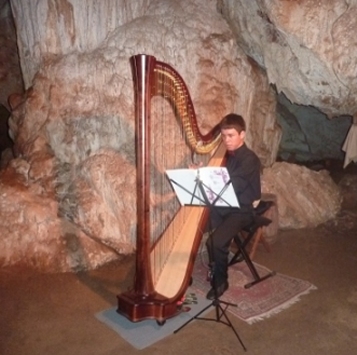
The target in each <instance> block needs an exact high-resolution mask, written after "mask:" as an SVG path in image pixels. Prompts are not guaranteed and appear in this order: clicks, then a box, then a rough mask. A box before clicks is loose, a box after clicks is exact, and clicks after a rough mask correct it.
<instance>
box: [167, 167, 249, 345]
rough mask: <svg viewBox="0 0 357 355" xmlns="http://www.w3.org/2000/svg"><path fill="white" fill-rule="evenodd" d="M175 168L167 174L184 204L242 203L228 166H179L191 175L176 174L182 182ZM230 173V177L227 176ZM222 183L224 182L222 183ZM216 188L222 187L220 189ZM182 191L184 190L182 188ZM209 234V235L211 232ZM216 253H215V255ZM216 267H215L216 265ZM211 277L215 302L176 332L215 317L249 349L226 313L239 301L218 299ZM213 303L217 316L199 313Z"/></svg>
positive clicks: (181, 172)
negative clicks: (186, 184)
mask: <svg viewBox="0 0 357 355" xmlns="http://www.w3.org/2000/svg"><path fill="white" fill-rule="evenodd" d="M203 169H211V170H212V171H208V173H210V172H212V173H213V174H204V175H205V177H209V178H211V181H210V182H209V183H205V182H203V181H202V176H201V175H202V174H200V171H202V170H203ZM214 169H221V170H220V173H218V174H217V172H215V171H214ZM174 171H175V170H170V171H167V175H168V177H169V180H170V182H171V183H172V184H173V187H174V190H175V191H176V194H177V196H178V197H179V200H180V202H181V204H185V205H200V206H202V205H204V206H207V207H209V208H210V210H211V209H213V208H214V207H215V206H217V205H220V206H227V207H239V202H238V200H237V198H236V195H235V193H234V189H233V186H232V183H231V181H230V179H229V174H228V171H227V169H226V168H223V167H221V168H217V167H215V168H210V167H207V168H200V169H197V170H194V169H181V170H180V169H179V171H177V170H176V172H178V173H179V174H183V175H185V174H186V175H189V178H188V179H187V176H186V177H184V176H181V177H180V176H179V175H176V178H180V179H181V183H179V182H178V181H175V180H174V179H173V176H174V175H175V173H173V172H174ZM192 173H194V174H196V177H195V179H194V185H192V181H191V180H192ZM219 176H220V178H218V180H220V181H219V182H218V184H217V181H215V182H214V181H213V180H214V177H216V178H217V177H219ZM227 177H228V179H227ZM182 181H186V182H187V183H188V184H189V185H190V186H189V187H188V188H187V187H185V186H183V184H182ZM220 183H221V184H220ZM217 189H220V190H219V191H218V190H217ZM182 191H183V192H182ZM189 195H191V197H190V199H188V196H189ZM232 196H234V197H233V205H231V203H230V202H229V201H232ZM184 199H186V203H185V202H184ZM209 233H212V228H209ZM209 238H210V236H209ZM210 241H211V243H212V238H210ZM211 250H213V248H211ZM212 257H213V255H212ZM212 262H213V264H214V259H213V258H212ZM213 270H214V268H213ZM211 278H212V285H213V289H214V294H215V296H214V299H213V300H212V302H211V303H210V304H209V305H207V306H206V307H205V308H203V309H202V310H201V311H200V312H199V313H197V314H196V315H195V316H193V317H192V318H190V319H189V320H188V321H187V322H185V323H184V324H183V325H182V326H181V327H179V328H178V329H176V330H175V331H174V334H176V333H177V332H178V331H180V330H181V329H182V328H183V327H185V326H186V325H188V324H189V323H190V322H191V321H193V320H195V319H196V320H207V321H215V322H219V323H222V324H224V325H227V326H229V327H230V328H231V329H232V330H233V332H234V334H235V336H236V338H237V339H238V341H239V343H240V344H241V346H242V348H243V349H244V351H247V349H246V347H245V345H244V343H243V341H242V339H241V338H240V336H239V334H238V332H237V331H236V329H235V328H234V326H233V324H232V322H231V321H230V319H229V318H228V316H227V314H226V310H227V308H228V307H229V306H232V307H237V305H236V304H234V303H229V302H225V301H222V300H220V299H219V297H217V287H216V283H215V279H214V278H215V275H214V272H212V273H211ZM222 305H224V306H225V307H223V306H222ZM211 306H213V307H214V308H215V310H216V317H215V318H206V317H200V315H201V314H202V313H203V312H205V311H206V310H207V309H208V308H209V307H211ZM222 317H224V320H222Z"/></svg>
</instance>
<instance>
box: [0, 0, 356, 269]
mask: <svg viewBox="0 0 357 355" xmlns="http://www.w3.org/2000/svg"><path fill="white" fill-rule="evenodd" d="M278 3H279V2H278V1H276V2H272V3H271V7H267V6H266V4H265V2H264V1H252V2H249V3H245V8H241V7H240V6H239V5H240V3H239V2H237V3H236V5H237V6H235V5H234V4H235V3H234V2H231V1H217V2H216V1H213V0H209V1H207V0H205V1H204V0H182V1H180V2H177V1H175V0H172V1H171V0H151V1H142V2H135V3H133V2H129V1H121V2H116V3H115V4H116V5H113V2H111V1H101V2H99V1H95V0H88V1H86V4H87V5H88V6H83V1H79V0H62V1H60V0H58V1H55V0H42V1H39V2H37V3H36V6H35V5H34V4H33V3H31V2H28V3H26V4H24V3H23V2H22V1H20V0H11V7H12V11H13V14H14V20H15V25H16V29H17V44H18V47H19V54H20V63H21V69H22V73H23V78H24V83H25V87H26V92H25V93H24V94H21V93H20V95H12V96H11V100H10V101H11V103H12V104H11V109H12V112H11V118H10V120H9V126H10V134H11V137H12V139H13V140H14V142H15V145H14V154H15V157H14V159H12V160H11V161H10V162H9V163H8V164H7V166H6V167H5V168H4V169H3V170H1V171H0V181H2V184H0V196H1V197H0V215H1V216H2V217H3V218H1V220H0V227H1V228H2V230H4V231H6V233H5V234H4V236H3V238H2V239H0V250H1V252H0V265H13V264H19V263H23V264H25V265H30V266H32V267H35V268H37V269H40V270H43V271H69V270H78V269H83V268H93V267H96V266H98V265H101V264H103V263H105V262H108V261H110V260H113V259H115V258H117V257H118V255H123V254H127V253H131V252H132V251H133V250H134V248H135V239H136V215H135V213H136V194H135V173H136V170H135V149H134V140H135V139H134V138H135V136H134V132H135V127H134V101H133V99H134V93H133V88H132V73H131V69H130V64H129V58H130V57H131V56H132V55H135V54H138V53H146V54H150V55H155V56H156V57H157V58H158V59H159V60H161V61H164V62H165V63H168V64H170V65H172V66H173V67H174V68H175V69H176V70H178V72H179V73H180V74H181V76H182V77H183V78H184V80H185V81H186V84H187V86H188V88H189V91H190V94H191V96H192V100H193V102H194V104H195V110H196V113H197V118H198V124H199V127H200V129H201V130H202V132H203V133H206V132H208V131H209V130H210V129H211V128H212V127H213V126H214V125H216V124H217V123H218V122H219V120H220V119H221V117H222V116H223V115H224V114H226V113H229V112H237V113H239V114H242V115H243V117H245V119H246V121H247V126H248V132H247V143H248V145H249V146H250V147H251V148H252V149H253V150H255V151H256V153H257V154H258V155H259V157H260V158H261V160H262V163H263V166H264V167H265V172H263V176H262V178H263V187H264V189H265V190H264V191H263V192H268V193H273V194H275V195H276V196H277V199H278V203H279V210H280V211H282V213H281V214H280V215H279V224H280V226H281V227H283V228H303V227H308V226H309V227H310V226H315V225H317V224H319V223H323V222H324V221H326V220H327V219H330V218H333V216H334V215H336V213H337V212H338V210H339V206H340V202H341V201H340V196H339V192H338V189H337V187H336V186H335V185H334V184H333V182H332V180H331V178H329V176H328V175H326V174H321V175H320V174H319V173H317V174H315V172H314V173H311V172H310V171H308V170H304V171H301V170H299V168H297V167H296V166H293V167H292V166H290V165H289V164H287V165H281V164H280V165H276V164H275V160H276V157H277V154H278V147H279V142H280V138H281V128H280V127H279V124H278V122H277V114H276V105H277V100H276V91H275V90H274V87H273V86H272V85H271V84H275V85H276V87H278V88H279V90H282V89H284V90H282V91H284V92H286V95H287V96H288V97H290V98H294V99H297V98H298V96H297V94H296V97H295V96H291V95H290V94H289V92H290V91H291V92H292V93H294V92H295V91H294V90H297V89H302V87H301V86H299V85H296V82H298V83H300V81H301V80H302V81H304V80H306V79H303V78H302V74H305V72H304V73H300V72H298V71H294V68H295V66H296V63H299V61H301V63H302V64H301V65H302V66H303V65H304V63H305V55H306V54H308V52H299V53H300V54H301V55H302V56H301V57H299V56H298V55H297V54H299V53H297V52H296V53H295V54H296V56H295V57H294V58H295V60H294V61H291V57H289V56H286V57H284V56H281V55H280V54H279V53H280V52H279V51H276V57H275V59H274V53H275V52H270V49H269V48H270V47H271V46H273V47H274V46H275V45H276V44H277V43H276V41H275V40H272V38H271V37H269V36H268V37H267V33H266V31H268V30H269V31H268V32H269V33H270V34H271V33H273V32H272V28H271V27H270V26H273V27H274V26H276V28H277V29H276V31H277V32H278V31H279V30H280V31H281V28H280V26H281V24H280V23H279V22H278V19H279V16H277V20H276V21H275V22H273V21H271V20H269V21H270V22H269V21H268V20H267V19H268V18H269V19H270V18H274V19H275V17H274V16H272V13H271V12H270V11H271V10H272V9H273V10H274V9H275V10H276V7H277V6H278ZM307 3H308V2H307V1H306V2H302V3H301V4H302V5H304V4H307ZM99 4H100V6H99ZM264 4H265V7H264V6H263V5H264ZM257 6H258V8H257ZM309 6H310V5H309ZM258 10H259V11H260V12H259V11H258ZM263 10H264V11H263ZM288 10H291V8H289V9H287V10H286V11H288ZM298 10H299V9H297V8H295V11H298ZM327 10H329V8H327ZM347 10H348V9H347ZM347 10H346V11H347ZM251 11H253V12H252V13H251ZM351 11H352V12H353V9H352V8H351ZM251 15H252V16H251ZM253 15H254V16H253ZM256 16H258V17H259V19H260V20H261V19H264V21H265V22H268V24H269V26H268V30H267V26H266V23H265V26H263V27H262V29H261V31H262V32H261V33H260V34H259V32H256V31H258V30H259V29H258V28H257V29H255V26H256V24H255V23H254V22H255V21H257V20H258V18H256ZM289 16H292V17H293V16H294V14H293V13H291V12H290V15H289ZM260 20H259V21H260ZM286 30H287V28H286ZM291 30H293V29H291ZM315 31H316V29H315ZM243 32H244V33H243ZM245 32H247V34H246V33H245ZM250 32H251V35H253V34H254V36H253V38H251V39H250V38H248V39H249V41H250V42H249V43H248V42H247V43H245V42H244V41H243V39H244V38H246V37H245V36H247V35H248V34H249V35H250ZM259 36H261V39H260V40H261V42H258V41H257V39H258V38H259ZM287 38H289V36H287ZM248 39H247V41H248ZM278 44H279V43H278ZM284 46H285V45H284ZM289 46H292V44H289V45H286V46H285V47H288V48H290V47H289ZM285 47H284V48H285ZM336 59H337V60H338V59H339V58H338V57H336ZM274 60H275V64H276V67H277V68H275V72H276V73H277V77H276V78H274V76H273V75H272V71H273V67H272V63H273V62H274ZM289 63H293V68H292V69H290V70H291V73H288V72H287V71H280V69H279V68H280V67H281V66H283V67H284V66H285V67H286V69H288V68H289ZM267 64H269V65H267ZM319 64H321V63H319ZM323 64H324V63H323V62H322V64H321V65H323ZM329 65H330V64H329ZM275 72H274V73H275ZM292 73H294V74H296V77H295V76H292ZM325 74H326V77H325V80H326V83H327V84H326V85H325V84H324V87H325V86H326V87H330V86H331V87H334V86H335V78H334V77H333V76H332V77H331V84H330V83H329V77H328V76H327V74H328V72H326V73H325ZM284 75H285V76H287V77H289V78H290V80H291V81H284V85H285V84H286V85H285V86H284V85H282V84H280V82H279V81H278V79H279V80H284V79H280V76H284ZM312 79H314V77H313V76H310V77H309V80H311V83H310V86H311V88H315V85H319V84H316V83H315V82H313V80H312ZM303 89H304V90H306V91H305V92H304V95H306V97H309V98H310V95H311V96H312V97H314V95H315V93H314V90H312V91H309V90H307V89H308V87H307V86H306V87H303ZM289 90H290V91H289ZM351 90H352V91H353V85H351ZM326 92H327V91H326ZM326 92H324V93H323V95H325V94H326ZM300 95H301V93H300ZM323 95H322V96H321V97H320V98H323V99H324V100H325V99H326V96H323ZM316 98H317V96H316V97H315V99H316ZM300 99H301V100H300V101H304V100H302V99H303V97H302V96H301V97H300ZM315 99H314V100H315ZM340 99H341V102H340V110H341V111H346V110H353V109H354V101H353V100H350V106H348V105H347V104H346V96H345V91H343V90H341V96H340ZM322 101H323V100H322ZM322 101H321V102H322ZM325 101H326V100H325ZM326 102H327V104H326V105H325V106H324V109H325V108H327V107H330V111H329V113H331V112H335V111H337V107H338V102H337V101H336V100H335V98H334V99H333V100H332V101H330V102H328V101H326ZM316 103H320V101H319V100H316ZM303 104H309V100H306V101H305V102H303ZM332 104H333V105H335V106H333V107H332ZM329 105H331V106H329ZM162 111H164V112H165V114H166V117H167V120H166V121H165V123H164V124H165V126H166V128H167V129H168V130H169V131H170V132H171V133H172V134H169V135H167V136H166V135H165V136H162V137H160V138H162V139H161V140H160V144H158V145H157V146H155V147H154V149H155V150H157V151H158V152H159V153H162V154H166V156H165V158H166V165H165V166H163V165H160V163H158V162H156V161H153V162H152V164H153V166H154V168H155V169H157V170H158V171H161V172H162V173H164V170H165V168H175V167H185V166H187V164H188V163H189V161H190V151H189V149H188V148H187V146H186V145H185V144H184V142H183V140H182V137H181V136H179V135H176V133H175V132H177V131H179V130H178V127H177V123H176V122H175V116H174V112H172V110H171V108H170V106H169V105H168V104H167V103H165V102H163V100H162V99H161V100H160V99H158V101H156V100H155V102H154V103H153V115H152V116H153V117H156V116H160V115H159V114H160V113H161V112H162ZM327 111H328V110H327V109H326V112H327ZM162 124H163V123H160V122H158V123H155V124H154V127H159V126H160V125H162ZM174 151H176V153H178V154H172V152H174ZM296 169H297V170H296ZM299 172H300V173H299ZM277 176H278V177H280V178H279V179H278V178H276V177H277ZM292 176H293V177H294V180H292V179H291V177H292ZM301 179H304V183H301ZM291 181H294V185H296V189H297V190H298V191H297V192H298V194H299V195H301V196H303V197H304V196H309V195H310V194H311V190H310V189H311V187H313V189H314V192H315V193H319V194H320V196H321V198H320V199H316V200H314V201H310V204H309V208H305V209H304V208H303V207H302V205H303V204H306V203H307V201H309V200H308V199H306V198H301V199H300V200H299V201H295V200H294V199H285V198H284V196H285V194H286V191H287V190H286V189H287V187H289V186H290V183H291ZM161 182H162V181H159V182H157V185H155V186H154V189H153V191H154V193H153V194H152V196H151V199H152V205H153V206H154V209H158V210H159V211H160V208H159V207H157V206H164V211H163V213H164V215H165V218H167V219H170V217H172V215H173V214H174V211H175V208H174V207H173V206H174V201H173V200H174V199H173V198H172V193H171V191H168V190H165V191H164V192H163V190H162V189H161V187H160V186H159V185H161ZM310 182H311V183H310ZM319 185H321V186H322V185H323V186H324V188H321V190H320V191H318V186H319ZM326 201H328V202H326ZM315 204H317V205H315ZM19 206H20V208H18V207H19ZM304 211H308V213H304ZM311 211H316V213H315V214H314V213H312V212H311ZM161 212H162V211H161ZM301 213H303V215H301Z"/></svg>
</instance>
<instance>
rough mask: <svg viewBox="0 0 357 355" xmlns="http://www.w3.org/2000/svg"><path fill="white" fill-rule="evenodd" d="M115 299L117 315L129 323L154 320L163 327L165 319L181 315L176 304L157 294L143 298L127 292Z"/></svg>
mask: <svg viewBox="0 0 357 355" xmlns="http://www.w3.org/2000/svg"><path fill="white" fill-rule="evenodd" d="M117 299H118V308H117V313H119V314H121V315H123V316H125V317H126V318H128V319H129V320H130V321H131V322H139V321H142V320H145V319H155V320H156V321H157V323H158V324H159V325H163V324H164V323H165V321H166V319H168V318H171V317H174V316H176V315H178V314H179V313H181V312H180V309H179V307H178V306H177V304H176V302H172V300H169V299H167V298H165V297H163V296H162V295H160V294H158V293H153V294H151V295H148V296H143V295H139V294H136V293H135V292H133V291H132V292H131V291H128V292H124V293H122V294H120V295H118V296H117Z"/></svg>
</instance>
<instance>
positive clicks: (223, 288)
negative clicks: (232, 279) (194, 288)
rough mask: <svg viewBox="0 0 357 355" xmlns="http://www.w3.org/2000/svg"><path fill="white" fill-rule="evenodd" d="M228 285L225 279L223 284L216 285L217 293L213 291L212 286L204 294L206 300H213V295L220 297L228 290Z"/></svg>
mask: <svg viewBox="0 0 357 355" xmlns="http://www.w3.org/2000/svg"><path fill="white" fill-rule="evenodd" d="M228 287H229V284H228V282H227V281H225V282H223V284H220V285H219V286H218V287H217V293H216V292H215V290H214V288H213V287H212V288H211V289H210V290H209V291H208V293H207V295H206V298H207V299H208V300H214V299H215V297H217V298H219V297H221V296H222V295H223V294H224V293H225V292H226V291H227V290H228Z"/></svg>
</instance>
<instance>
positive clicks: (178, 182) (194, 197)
mask: <svg viewBox="0 0 357 355" xmlns="http://www.w3.org/2000/svg"><path fill="white" fill-rule="evenodd" d="M166 174H167V176H168V178H169V180H170V182H171V184H172V187H173V189H174V190H175V192H176V195H177V198H178V199H179V201H180V203H181V205H182V206H183V205H201V206H204V205H206V202H205V201H206V200H205V198H206V197H207V199H208V201H209V203H210V204H214V205H215V206H220V207H239V202H238V200H237V196H236V194H235V193H234V189H233V186H232V184H231V183H229V184H227V183H228V182H229V180H230V179H229V174H228V170H227V168H225V167H217V166H213V167H202V168H199V169H173V170H166ZM197 181H200V182H201V183H202V187H203V190H204V194H205V196H203V194H202V191H201V190H200V189H199V188H198V185H197Z"/></svg>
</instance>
